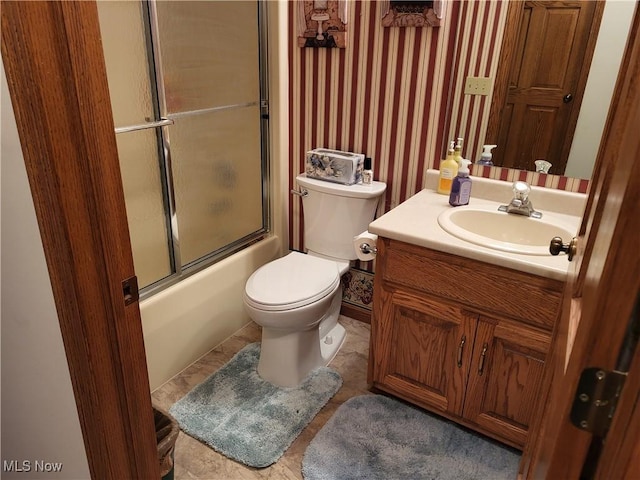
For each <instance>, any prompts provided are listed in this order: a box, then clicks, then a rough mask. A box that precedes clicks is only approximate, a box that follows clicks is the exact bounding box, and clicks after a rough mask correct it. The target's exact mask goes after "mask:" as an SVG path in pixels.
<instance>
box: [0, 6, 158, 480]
mask: <svg viewBox="0 0 640 480" xmlns="http://www.w3.org/2000/svg"><path fill="white" fill-rule="evenodd" d="M1 14H2V30H1V31H2V59H3V63H4V67H5V71H6V75H7V81H8V85H9V91H10V94H11V102H12V104H13V108H14V111H15V116H16V123H17V126H18V132H19V135H20V141H21V145H22V152H23V155H24V160H25V166H26V169H27V175H28V177H29V183H30V186H31V192H32V196H33V200H34V206H35V210H36V216H37V218H38V225H39V228H40V235H41V237H42V243H43V247H44V252H45V257H46V261H47V267H48V269H49V276H50V278H51V286H52V289H53V295H54V299H55V303H56V309H57V313H58V318H59V321H60V330H61V333H62V339H63V342H64V346H65V352H66V356H67V361H68V364H69V373H70V375H71V382H72V385H73V391H74V395H75V400H76V406H77V409H78V417H79V420H80V426H81V428H82V435H83V439H84V444H85V449H86V453H87V460H88V464H89V471H90V472H91V477H92V478H95V479H123V478H159V476H160V474H159V462H158V452H157V447H156V438H155V432H154V418H153V411H152V405H151V395H150V392H149V380H148V376H147V366H146V358H145V352H144V342H143V338H142V324H141V321H140V311H139V309H138V302H137V299H135V298H129V299H125V295H126V294H125V292H123V280H125V279H128V278H131V277H133V276H134V268H133V257H132V254H131V243H130V241H129V230H128V227H127V218H126V211H125V205H124V194H123V191H122V179H121V177H120V166H119V164H118V153H117V148H116V139H115V133H114V130H113V128H114V127H113V118H112V115H111V102H110V100H109V90H108V86H107V77H106V73H105V67H104V57H103V52H102V45H101V42H100V27H99V24H98V14H97V9H96V5H95V2H3V4H2V9H1ZM3 101H5V99H3ZM134 278H135V277H134ZM25 288H29V287H28V285H25ZM128 300H131V301H128ZM42 401H43V402H46V401H47V398H46V392H43V398H42ZM62 439H63V435H61V441H62ZM37 441H38V440H37V439H34V442H37Z"/></svg>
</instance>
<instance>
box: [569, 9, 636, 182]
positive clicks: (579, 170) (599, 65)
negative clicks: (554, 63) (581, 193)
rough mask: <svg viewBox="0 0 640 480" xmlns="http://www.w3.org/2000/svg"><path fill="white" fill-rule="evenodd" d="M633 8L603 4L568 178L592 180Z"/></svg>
mask: <svg viewBox="0 0 640 480" xmlns="http://www.w3.org/2000/svg"><path fill="white" fill-rule="evenodd" d="M635 7H636V2H635V1H632V0H618V1H608V2H607V3H606V4H605V7H604V13H603V15H602V23H601V24H600V31H599V32H598V41H597V43H596V48H595V51H594V52H593V60H592V61H591V69H590V70H589V79H588V80H587V85H586V87H585V91H584V97H583V99H582V107H581V108H580V116H579V117H578V123H577V124H576V131H575V134H574V136H573V142H572V144H571V152H570V153H569V159H568V160H567V167H566V169H565V173H564V174H565V176H567V177H573V178H591V173H592V171H593V166H594V164H595V161H596V157H597V156H598V149H599V148H600V139H601V138H602V133H603V130H604V125H605V123H606V121H607V114H608V112H609V104H610V103H611V97H612V95H613V89H614V87H615V84H616V80H617V78H618V70H620V63H621V61H622V56H623V55H624V49H625V46H626V42H627V36H628V34H629V28H630V25H631V20H632V19H633V12H634V9H635Z"/></svg>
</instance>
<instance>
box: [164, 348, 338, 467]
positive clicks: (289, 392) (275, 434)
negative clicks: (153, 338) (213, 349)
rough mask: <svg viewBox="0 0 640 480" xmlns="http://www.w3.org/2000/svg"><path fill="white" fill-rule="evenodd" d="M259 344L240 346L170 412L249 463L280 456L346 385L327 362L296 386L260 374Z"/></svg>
mask: <svg viewBox="0 0 640 480" xmlns="http://www.w3.org/2000/svg"><path fill="white" fill-rule="evenodd" d="M259 357H260V344H259V343H252V344H250V345H247V346H246V347H244V348H243V349H242V350H240V352H238V353H237V354H236V355H235V356H234V357H233V358H232V359H231V360H230V361H229V362H228V363H227V364H225V365H224V366H223V367H222V368H220V370H218V371H217V372H215V373H214V374H213V375H211V376H210V377H209V378H207V379H206V380H205V381H204V382H202V383H201V384H200V385H198V386H196V387H195V388H194V389H193V390H191V391H190V392H189V393H188V394H187V395H185V396H184V397H183V398H182V399H180V400H179V401H178V402H176V403H175V404H174V405H173V406H172V407H171V409H170V410H169V413H170V414H171V415H172V416H173V417H174V418H175V419H176V420H177V421H178V424H179V425H180V428H181V429H182V430H183V431H184V432H185V433H187V434H188V435H191V436H192V437H194V438H196V439H198V440H200V441H202V442H204V443H206V444H207V445H209V446H210V447H211V448H213V449H214V450H216V451H218V452H220V453H221V454H223V455H225V456H227V457H229V458H232V459H234V460H237V461H239V462H241V463H244V464H245V465H248V466H250V467H257V468H262V467H267V466H269V465H271V464H272V463H274V462H276V461H277V460H278V459H279V458H280V457H281V456H282V454H283V453H284V452H285V450H286V449H287V448H289V446H290V445H291V443H292V442H293V441H294V440H295V439H296V437H297V436H298V435H300V432H302V430H303V429H304V428H305V427H306V426H307V425H308V424H309V422H311V420H313V418H314V417H315V416H316V415H317V414H318V412H319V411H320V409H321V408H322V407H323V406H324V405H325V404H326V403H327V402H328V401H329V399H330V398H331V397H333V395H335V393H336V392H337V391H338V390H339V389H340V387H341V386H342V378H341V377H340V375H339V374H338V373H337V372H336V371H334V370H332V369H330V368H328V367H320V368H317V369H315V370H314V371H312V372H311V373H310V374H309V375H308V376H307V378H305V379H304V381H303V382H302V383H301V384H300V385H298V386H297V387H277V386H275V385H273V384H271V383H269V382H267V381H265V380H263V379H262V378H260V376H259V375H258V371H257V367H258V359H259Z"/></svg>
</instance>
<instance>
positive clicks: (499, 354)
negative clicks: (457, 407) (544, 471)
mask: <svg viewBox="0 0 640 480" xmlns="http://www.w3.org/2000/svg"><path fill="white" fill-rule="evenodd" d="M550 343H551V335H550V334H549V333H548V332H545V331H544V330H539V329H536V328H532V327H528V326H526V325H523V324H522V323H521V322H514V321H511V320H504V319H495V318H490V317H486V316H480V318H479V322H478V330H477V333H476V341H475V345H474V348H473V355H472V360H471V371H470V372H469V383H468V387H467V396H466V399H465V404H464V414H463V415H464V417H465V418H467V419H468V420H470V421H472V422H473V423H475V424H477V425H479V426H481V427H482V428H483V429H484V430H487V431H489V432H493V433H495V434H496V435H499V436H500V437H502V438H504V439H508V440H509V441H510V442H511V443H512V444H513V445H514V446H518V447H520V448H522V447H523V446H524V444H525V441H526V439H527V433H528V431H529V425H530V424H531V421H532V419H533V416H534V412H535V406H536V401H537V395H536V394H537V392H538V391H539V389H540V386H541V383H542V374H543V369H544V363H545V357H546V356H547V353H548V351H549V345H550Z"/></svg>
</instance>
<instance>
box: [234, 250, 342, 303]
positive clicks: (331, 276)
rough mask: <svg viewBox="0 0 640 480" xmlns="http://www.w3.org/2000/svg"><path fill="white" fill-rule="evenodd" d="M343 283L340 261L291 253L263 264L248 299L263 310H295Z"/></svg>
mask: <svg viewBox="0 0 640 480" xmlns="http://www.w3.org/2000/svg"><path fill="white" fill-rule="evenodd" d="M339 283H340V274H339V270H338V264H337V263H336V262H333V261H331V260H326V259H323V258H318V257H314V256H312V255H306V254H304V253H300V252H291V253H290V254H288V255H286V256H284V257H282V258H279V259H277V260H274V261H272V262H269V263H267V264H266V265H263V266H262V267H260V268H259V269H258V270H256V271H255V272H254V273H253V274H252V275H251V276H250V277H249V280H247V284H246V287H245V301H246V302H247V303H248V304H250V305H251V306H252V307H254V308H257V309H260V310H268V311H282V310H292V309H294V308H300V307H303V306H305V305H309V304H311V303H314V302H316V301H318V300H320V299H322V298H324V297H326V296H327V295H329V294H331V293H332V292H334V291H335V290H336V288H337V287H338V285H339Z"/></svg>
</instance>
